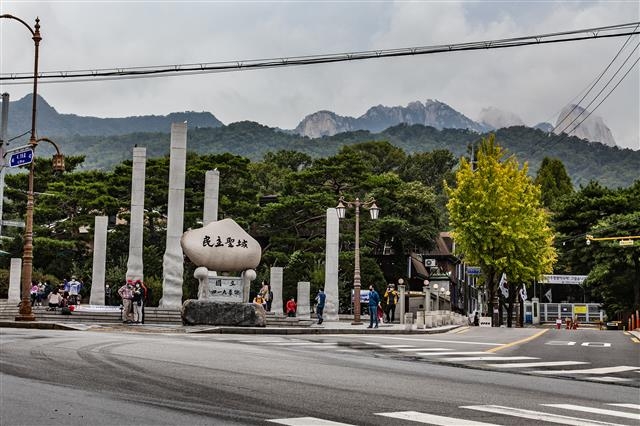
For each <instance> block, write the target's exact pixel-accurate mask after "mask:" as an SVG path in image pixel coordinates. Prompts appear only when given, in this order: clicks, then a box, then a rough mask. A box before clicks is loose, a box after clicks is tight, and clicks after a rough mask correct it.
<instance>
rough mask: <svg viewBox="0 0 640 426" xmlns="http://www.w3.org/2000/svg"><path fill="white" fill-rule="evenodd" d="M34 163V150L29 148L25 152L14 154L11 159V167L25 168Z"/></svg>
mask: <svg viewBox="0 0 640 426" xmlns="http://www.w3.org/2000/svg"><path fill="white" fill-rule="evenodd" d="M32 161H33V149H31V148H28V149H25V150H23V151H17V152H12V153H11V157H10V159H9V166H10V167H18V166H23V165H25V164H30V163H31V162H32Z"/></svg>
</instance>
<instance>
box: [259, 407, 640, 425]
mask: <svg viewBox="0 0 640 426" xmlns="http://www.w3.org/2000/svg"><path fill="white" fill-rule="evenodd" d="M539 406H540V408H537V407H535V408H536V409H524V408H517V407H508V406H502V405H461V406H459V407H458V408H459V410H458V411H456V417H449V416H442V415H438V414H433V413H428V412H422V411H393V412H380V413H372V415H374V416H379V417H384V418H386V419H393V420H396V421H397V420H403V421H406V422H413V423H421V424H430V425H440V426H489V425H501V424H505V423H506V424H510V423H512V422H513V418H514V417H515V418H517V419H522V421H523V422H524V420H527V422H526V423H530V421H531V420H534V421H537V422H547V423H557V424H563V425H575V426H589V425H593V426H595V425H599V426H601V425H638V424H640V404H627V403H606V404H603V407H602V408H599V407H593V406H581V405H576V404H539ZM486 413H489V414H492V415H493V416H492V417H491V420H492V421H493V422H495V423H487V422H486V420H485V419H486V418H487V416H486ZM576 413H578V414H576ZM590 415H595V416H600V418H602V419H606V421H605V420H598V419H594V418H590V417H589V416H590ZM474 417H475V418H474ZM476 418H481V419H483V420H485V421H480V420H476ZM267 421H268V422H270V423H277V424H282V425H288V426H337V425H338V426H352V424H351V423H342V422H337V421H334V420H329V419H321V418H317V417H289V418H277V419H268V420H267ZM394 423H397V422H394Z"/></svg>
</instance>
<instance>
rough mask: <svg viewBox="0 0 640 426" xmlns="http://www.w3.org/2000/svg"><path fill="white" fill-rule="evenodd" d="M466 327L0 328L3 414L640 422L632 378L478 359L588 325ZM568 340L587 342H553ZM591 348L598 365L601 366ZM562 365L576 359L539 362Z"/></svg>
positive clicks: (83, 421)
mask: <svg viewBox="0 0 640 426" xmlns="http://www.w3.org/2000/svg"><path fill="white" fill-rule="evenodd" d="M464 330H466V331H463V330H461V331H459V332H457V333H447V334H440V335H431V336H417V337H416V336H389V335H387V336H383V335H377V336H371V335H363V336H295V337H288V336H267V335H207V334H196V335H194V334H172V333H166V334H160V333H156V334H140V333H114V332H94V331H85V332H77V331H45V330H23V329H0V332H1V335H0V349H1V352H0V392H1V393H0V424H2V425H45V424H46V425H61V424H64V425H134V424H135V425H166V424H170V425H253V424H287V425H305V426H306V425H309V426H312V425H335V424H350V425H385V426H386V425H416V424H436V425H474V424H475V425H481V424H497V425H523V424H540V423H542V424H573V425H589V424H598V425H601V424H625V425H638V424H640V391H639V390H638V387H637V386H635V385H634V384H633V382H631V384H630V382H627V381H623V382H620V383H617V382H612V383H602V382H597V381H592V380H586V381H585V380H574V377H571V376H562V375H560V377H555V375H551V376H547V375H546V374H539V373H532V372H530V373H528V374H522V373H521V371H520V370H522V369H517V368H516V369H509V371H502V370H501V369H500V368H493V369H491V368H489V367H488V365H489V364H497V363H499V361H486V360H481V361H470V360H468V358H470V357H472V356H473V357H476V356H478V357H482V356H485V357H492V356H500V355H503V356H510V357H514V356H527V355H513V354H516V353H520V352H519V351H523V352H526V353H528V354H530V355H528V356H531V357H532V358H537V360H533V361H532V360H531V359H525V360H521V361H522V362H551V361H553V360H555V358H556V357H558V356H559V355H557V354H556V352H555V351H560V350H562V349H561V348H563V349H565V350H566V349H567V348H574V349H577V348H582V349H580V350H579V352H576V353H582V351H583V350H585V351H586V350H587V349H596V347H595V346H593V347H590V346H589V345H587V346H582V342H583V341H582V340H580V339H578V338H575V339H574V337H576V336H577V335H578V334H577V333H576V334H574V335H572V339H573V340H569V339H566V338H565V336H567V335H566V334H563V335H558V336H555V335H552V334H550V333H551V331H548V332H546V333H544V334H543V335H541V336H538V337H537V338H535V339H533V340H529V341H528V342H520V343H517V344H511V345H508V344H509V343H513V342H517V341H522V340H524V339H526V338H530V337H532V336H533V335H534V334H535V333H537V332H538V331H539V330H490V331H480V330H479V329H476V328H474V329H464ZM485 333H486V334H485ZM585 336H586V338H587V339H588V340H586V341H587V342H590V341H592V340H594V338H593V337H592V336H590V335H587V334H585ZM601 336H602V337H600V336H598V337H599V338H600V339H601V340H602V339H604V340H611V341H606V342H603V343H611V344H612V346H613V347H614V348H615V347H616V346H618V345H621V347H624V348H626V349H630V350H631V352H630V353H631V354H632V355H633V354H634V353H635V355H637V354H638V347H639V346H640V345H638V344H635V346H633V345H634V343H633V342H631V340H630V339H629V337H628V336H625V335H623V334H622V333H621V332H618V333H612V334H610V335H609V334H602V335H601ZM618 337H620V338H621V339H622V340H620V342H618V340H617V339H618ZM403 339H405V340H403ZM408 339H415V340H408ZM624 339H626V340H628V342H626V341H625V340H624ZM557 341H575V342H576V343H575V344H574V345H568V344H551V345H548V344H546V343H547V342H557ZM536 342H537V345H536V346H534V347H532V349H528V348H527V346H528V345H532V344H534V343H536ZM627 344H628V345H631V346H630V347H628V348H627V346H626V345H627ZM564 346H567V348H565V347H564ZM538 348H542V349H540V351H541V352H540V353H537V352H536V353H533V352H535V351H536V350H538ZM607 348H608V347H607V346H606V345H602V347H599V349H601V350H604V349H607ZM401 349H405V350H404V351H401ZM626 349H625V350H626ZM488 351H493V352H488ZM436 352H437V353H440V355H436V356H433V355H429V356H424V355H419V354H428V353H436ZM447 352H448V353H456V352H457V353H460V352H480V354H469V353H467V354H461V355H459V356H461V357H466V358H467V361H466V362H465V363H454V364H453V365H452V364H450V361H446V360H444V359H447V358H455V357H456V356H455V355H453V354H445V353H447ZM584 353H587V352H584ZM602 353H603V352H600V355H602ZM404 354H408V355H406V356H405V355H404ZM547 354H549V355H548V357H549V358H547ZM581 356H582V355H581ZM585 356H587V355H584V356H583V358H584V357H585ZM432 359H433V361H432ZM575 360H576V361H579V360H578V359H577V358H576V359H575ZM560 361H574V359H569V358H566V359H561V360H560ZM592 361H595V362H596V364H589V365H588V366H587V367H589V368H596V367H601V365H600V364H599V361H597V359H596V358H593V359H592ZM632 361H634V360H631V361H630V362H628V363H626V364H627V366H635V367H636V369H635V370H628V371H625V372H624V373H612V372H611V373H606V375H607V376H611V377H619V376H616V375H617V374H626V375H630V376H632V377H634V376H633V375H636V376H640V373H638V371H640V363H638V360H637V356H636V360H635V363H633V362H632ZM476 362H480V363H483V365H484V364H486V365H487V367H486V368H477V367H476V365H475V364H473V363H476ZM504 362H508V363H515V362H516V360H513V359H511V360H508V361H504ZM468 364H472V365H468ZM616 365H617V364H616ZM576 366H577V367H579V366H584V364H579V365H577V364H576ZM469 367H472V368H469ZM609 367H610V366H609ZM554 368H562V369H569V368H571V369H577V368H574V366H571V367H567V366H560V367H547V368H542V370H548V369H554ZM583 368H584V367H583ZM588 375H594V376H597V375H598V374H596V373H589V374H588ZM625 377H626V376H625ZM622 378H624V377H622ZM621 384H624V385H621Z"/></svg>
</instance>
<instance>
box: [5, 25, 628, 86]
mask: <svg viewBox="0 0 640 426" xmlns="http://www.w3.org/2000/svg"><path fill="white" fill-rule="evenodd" d="M639 25H640V22H632V23H629V24H618V25H610V26H605V27H597V28H588V29H582V30H574V31H564V32H556V33H549V34H541V35H535V36H526V37H516V38H508V39H499V40H490V41H477V42H470V43H458V44H446V45H436V46H421V47H410V48H397V49H384V50H382V49H381V50H368V51H361V52H352V53H335V54H326V55H310V56H295V57H283V58H270V59H254V60H237V61H226V62H210V63H199V64H182V65H162V66H146V67H131V68H115V69H96V70H76V71H48V72H40V73H39V74H38V78H39V79H40V80H42V82H63V81H64V82H67V81H69V82H70V81H87V80H91V81H100V80H110V79H126V78H141V77H146V78H148V77H154V76H167V75H178V74H206V73H218V72H229V71H243V70H251V69H265V68H281V67H289V66H296V65H315V64H324V63H335V62H346V61H358V60H365V59H376V58H388V57H401V56H417V55H427V54H434V53H444V52H454V51H469V50H485V49H499V48H507V47H517V46H528V45H532V44H549V43H562V42H570V41H580V40H591V39H597V38H610V37H622V36H630V35H633V34H639V32H638V26H639ZM620 31H621V32H620ZM32 79H33V74H32V73H3V74H0V81H3V84H7V85H10V84H11V85H13V84H29V82H28V80H32ZM80 79H82V80H80Z"/></svg>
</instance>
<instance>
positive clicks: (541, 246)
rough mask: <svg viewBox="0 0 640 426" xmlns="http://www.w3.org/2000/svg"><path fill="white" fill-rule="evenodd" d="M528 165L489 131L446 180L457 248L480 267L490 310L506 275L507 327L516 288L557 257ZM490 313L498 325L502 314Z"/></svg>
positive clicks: (546, 270) (547, 268)
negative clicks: (473, 155)
mask: <svg viewBox="0 0 640 426" xmlns="http://www.w3.org/2000/svg"><path fill="white" fill-rule="evenodd" d="M527 167H528V166H527V164H526V163H525V164H524V166H523V167H522V168H520V166H519V164H518V161H517V160H516V158H515V157H513V156H509V157H507V155H506V152H505V151H504V149H503V148H501V147H500V146H499V145H498V144H497V143H496V142H495V137H494V135H490V136H489V137H487V138H486V139H483V140H482V143H481V144H480V146H479V149H478V152H477V161H476V162H475V164H473V163H471V162H470V161H469V160H467V159H465V158H463V159H461V162H460V167H459V169H458V171H457V172H456V176H455V184H454V186H448V185H446V183H445V186H446V192H447V195H448V197H449V200H448V202H447V209H448V211H449V223H450V226H451V231H452V234H453V236H454V239H455V242H456V251H457V253H458V254H464V256H465V261H466V262H467V263H468V264H473V265H477V266H480V268H481V271H482V275H483V281H484V283H485V286H486V289H487V291H488V305H489V306H488V309H489V312H490V313H492V312H494V309H497V308H498V306H496V302H497V301H498V296H499V295H498V291H497V290H498V282H499V280H500V277H501V275H502V273H506V276H507V277H508V282H509V296H508V297H507V298H505V299H502V297H501V299H502V300H504V301H505V302H506V305H507V311H508V316H507V321H508V326H509V327H510V326H511V318H512V313H513V302H514V301H515V299H516V297H517V293H518V291H517V289H518V288H519V287H520V286H521V285H524V284H526V283H530V282H532V281H533V280H534V279H537V278H539V277H540V276H541V275H542V274H545V273H550V272H552V268H553V264H554V263H555V260H556V252H555V249H554V248H553V232H552V230H551V228H550V227H549V217H548V214H547V213H546V211H545V210H544V209H543V207H542V204H541V196H540V187H539V186H538V185H536V184H535V183H533V181H532V179H531V178H530V177H529V176H528V175H527ZM500 296H502V295H500ZM494 318H495V319H494V326H495V325H500V324H501V321H502V319H501V318H496V316H495V315H494ZM496 320H497V321H496Z"/></svg>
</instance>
